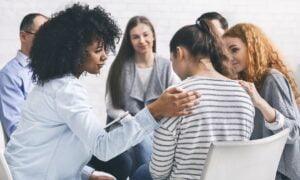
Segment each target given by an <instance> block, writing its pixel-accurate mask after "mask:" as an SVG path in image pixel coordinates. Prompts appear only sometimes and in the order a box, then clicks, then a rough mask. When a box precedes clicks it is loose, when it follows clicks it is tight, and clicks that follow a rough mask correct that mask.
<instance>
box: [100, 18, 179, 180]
mask: <svg viewBox="0 0 300 180" xmlns="http://www.w3.org/2000/svg"><path fill="white" fill-rule="evenodd" d="M155 52H156V38H155V31H154V27H153V25H152V24H151V22H150V21H149V19H147V18H146V17H144V16H135V17H132V18H131V19H130V20H129V22H128V24H127V27H126V29H125V33H124V37H123V40H122V44H121V47H120V49H119V52H118V54H117V56H116V58H115V60H114V62H113V63H112V66H111V68H110V72H109V75H108V80H107V99H106V100H107V103H106V105H107V114H108V122H110V120H111V119H115V118H118V117H119V116H122V115H123V114H124V113H126V112H128V113H130V114H131V115H134V114H136V113H137V112H139V111H140V110H141V109H143V108H144V107H145V106H146V105H147V104H149V103H151V102H153V101H154V100H156V99H157V98H158V97H159V95H160V94H161V93H162V92H163V91H164V90H165V89H166V88H167V87H169V86H170V85H172V84H174V83H176V82H178V81H179V79H178V80H177V79H176V76H174V73H173V71H172V68H171V66H170V61H169V60H168V59H165V58H162V57H159V56H157V55H156V54H155ZM151 152H152V138H151V136H148V137H146V138H145V139H144V140H143V141H142V142H141V143H139V144H137V145H136V146H134V147H132V148H131V149H130V150H129V151H127V152H125V153H123V154H122V155H120V156H118V157H116V158H115V159H113V160H112V161H110V162H108V164H106V165H105V166H106V167H108V166H110V167H111V169H109V170H108V172H110V173H111V174H113V175H115V176H116V177H117V179H120V180H122V179H126V178H127V177H128V176H130V175H131V174H133V173H134V171H135V169H137V168H138V167H139V166H140V165H142V164H144V163H146V162H149V161H150V156H151Z"/></svg>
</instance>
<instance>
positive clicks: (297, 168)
mask: <svg viewBox="0 0 300 180" xmlns="http://www.w3.org/2000/svg"><path fill="white" fill-rule="evenodd" d="M260 95H261V96H262V98H264V99H265V100H266V101H267V102H268V103H269V104H270V105H271V106H272V107H273V108H275V109H276V110H278V111H279V112H280V113H281V114H282V115H283V116H284V119H285V120H284V125H283V127H282V129H285V128H289V129H290V134H289V137H288V141H287V143H286V145H285V148H284V151H283V154H282V156H281V160H280V163H279V167H278V171H279V172H280V173H281V174H283V175H285V176H287V177H288V178H290V179H292V180H299V179H300V139H299V134H300V115H299V110H298V107H297V105H296V102H295V98H294V95H293V93H292V89H291V87H290V84H289V83H288V81H287V80H286V78H285V77H284V76H283V75H282V74H281V73H280V72H279V71H277V70H275V69H271V70H270V72H269V74H268V75H267V76H266V78H265V80H264V83H263V87H262V90H261V92H260ZM282 129H279V130H277V131H271V130H269V129H267V128H266V126H265V119H264V117H263V115H262V114H261V112H260V111H259V110H257V109H256V112H255V119H254V131H253V134H252V137H251V139H259V138H263V137H267V136H271V135H272V134H275V133H277V132H278V131H281V130H282ZM270 153H272V152H270Z"/></svg>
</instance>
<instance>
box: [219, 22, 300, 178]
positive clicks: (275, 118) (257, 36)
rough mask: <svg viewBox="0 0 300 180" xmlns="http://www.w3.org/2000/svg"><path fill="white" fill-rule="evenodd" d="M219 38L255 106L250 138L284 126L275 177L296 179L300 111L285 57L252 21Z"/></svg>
mask: <svg viewBox="0 0 300 180" xmlns="http://www.w3.org/2000/svg"><path fill="white" fill-rule="evenodd" d="M223 40H224V42H225V45H226V46H227V48H228V51H229V53H230V54H231V55H232V66H233V69H234V70H235V72H236V73H237V74H238V78H239V79H241V80H243V81H240V84H241V85H242V86H243V87H244V89H245V90H246V91H247V92H248V93H249V95H250V96H251V99H252V101H253V104H254V105H255V107H256V108H257V109H256V110H257V111H256V113H255V118H254V122H255V123H254V130H253V133H252V136H251V139H260V138H264V137H267V136H271V135H273V134H276V133H277V132H279V131H281V130H282V129H285V128H288V129H289V131H290V134H289V138H288V141H287V145H286V146H285V149H284V151H283V154H282V157H281V161H280V163H279V167H278V171H277V175H276V180H287V179H300V163H299V162H300V155H299V146H300V140H299V135H300V133H299V132H300V114H299V109H298V108H297V104H296V101H295V100H296V99H298V100H299V99H300V93H299V91H298V90H297V85H296V83H295V80H294V78H293V76H292V75H291V74H290V72H289V70H288V67H287V66H286V65H285V59H284V58H283V57H281V56H280V53H279V50H277V49H276V48H275V46H274V45H273V44H272V43H271V40H270V39H269V38H268V37H267V35H266V34H265V33H264V32H263V31H262V30H261V29H260V28H259V27H257V26H256V25H253V24H248V23H242V24H237V25H235V26H233V27H232V28H230V29H229V30H228V31H226V32H225V34H224V35H223ZM245 81H249V82H245Z"/></svg>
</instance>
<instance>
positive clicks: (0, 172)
mask: <svg viewBox="0 0 300 180" xmlns="http://www.w3.org/2000/svg"><path fill="white" fill-rule="evenodd" d="M0 150H1V152H0V179H5V180H13V179H12V176H11V173H10V170H9V167H8V165H7V162H6V159H5V157H4V149H0Z"/></svg>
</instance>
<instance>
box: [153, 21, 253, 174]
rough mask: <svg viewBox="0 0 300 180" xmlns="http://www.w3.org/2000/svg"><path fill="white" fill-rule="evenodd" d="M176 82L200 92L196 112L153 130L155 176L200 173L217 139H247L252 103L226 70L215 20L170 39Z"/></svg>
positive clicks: (164, 121)
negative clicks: (176, 76)
mask: <svg viewBox="0 0 300 180" xmlns="http://www.w3.org/2000/svg"><path fill="white" fill-rule="evenodd" d="M170 51H171V60H172V63H173V68H174V70H175V72H176V73H177V74H178V75H179V77H180V78H181V79H182V80H183V81H182V82H181V83H180V84H178V87H180V88H183V89H185V90H196V91H200V92H201V94H202V95H201V102H200V104H199V105H198V106H196V107H195V108H194V109H193V114H191V115H187V116H178V117H174V118H172V119H173V120H170V118H169V119H163V120H162V122H161V125H160V128H158V129H157V130H156V131H155V134H154V144H153V154H152V157H151V162H150V167H149V168H150V173H151V176H152V178H153V179H200V178H201V172H202V170H203V168H204V164H205V160H206V156H207V153H208V150H209V147H210V144H211V142H213V141H247V140H249V138H250V136H251V133H252V130H253V117H254V107H253V104H252V102H251V99H250V97H249V96H248V94H247V93H246V92H245V91H244V89H243V88H242V87H241V86H240V85H239V83H238V82H236V81H234V80H230V79H229V78H227V77H226V76H224V75H223V74H224V73H223V72H224V68H223V66H222V60H225V59H226V55H225V53H224V51H223V48H222V44H221V42H220V40H219V39H218V37H217V36H216V34H215V33H214V31H213V29H212V25H211V24H210V23H209V22H207V21H205V20H201V19H198V20H197V22H196V24H194V25H188V26H184V27H183V28H181V29H180V30H179V31H177V32H176V33H175V35H174V36H173V38H172V40H171V42H170Z"/></svg>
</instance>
